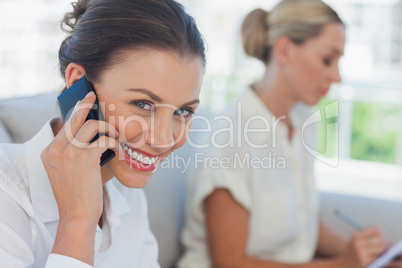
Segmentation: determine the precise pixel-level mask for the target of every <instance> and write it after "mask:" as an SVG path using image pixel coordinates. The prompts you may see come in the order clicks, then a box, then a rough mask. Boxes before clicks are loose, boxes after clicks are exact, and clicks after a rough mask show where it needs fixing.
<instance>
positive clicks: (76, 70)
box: [66, 62, 85, 88]
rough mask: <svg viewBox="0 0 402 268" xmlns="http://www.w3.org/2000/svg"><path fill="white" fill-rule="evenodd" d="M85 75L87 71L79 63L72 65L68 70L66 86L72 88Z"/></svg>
mask: <svg viewBox="0 0 402 268" xmlns="http://www.w3.org/2000/svg"><path fill="white" fill-rule="evenodd" d="M84 75H85V69H84V67H82V66H81V65H79V64H77V63H73V62H72V63H70V64H69V65H68V66H67V68H66V86H67V88H69V87H71V86H72V85H73V84H74V83H75V82H77V81H78V80H80V79H81V77H83V76H84Z"/></svg>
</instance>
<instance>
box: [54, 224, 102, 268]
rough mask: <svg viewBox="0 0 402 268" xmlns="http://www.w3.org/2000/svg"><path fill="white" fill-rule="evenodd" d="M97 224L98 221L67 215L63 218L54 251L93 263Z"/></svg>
mask: <svg viewBox="0 0 402 268" xmlns="http://www.w3.org/2000/svg"><path fill="white" fill-rule="evenodd" d="M96 226H97V223H94V222H93V221H89V220H86V219H83V218H68V217H65V218H64V219H61V220H60V221H59V226H58V229H57V234H56V238H55V241H54V245H53V250H52V253H55V254H59V255H65V256H68V257H71V258H74V259H77V260H80V261H82V262H85V263H87V264H89V265H93V263H94V254H95V252H94V251H95V234H96Z"/></svg>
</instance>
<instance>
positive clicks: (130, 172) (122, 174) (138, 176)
mask: <svg viewBox="0 0 402 268" xmlns="http://www.w3.org/2000/svg"><path fill="white" fill-rule="evenodd" d="M107 165H108V166H107V167H108V169H109V172H110V173H111V174H112V175H113V176H114V177H116V179H117V180H118V181H119V182H120V183H121V184H123V185H124V186H125V187H128V188H144V187H145V186H146V185H147V184H148V182H149V181H150V180H151V178H152V175H153V174H154V172H155V170H156V169H155V170H152V171H148V172H145V171H140V170H137V169H135V168H134V167H132V166H130V165H129V164H127V162H126V161H125V160H120V159H118V158H117V157H116V158H115V159H112V160H111V161H110V163H108V164H107Z"/></svg>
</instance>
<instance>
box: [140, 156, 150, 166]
mask: <svg viewBox="0 0 402 268" xmlns="http://www.w3.org/2000/svg"><path fill="white" fill-rule="evenodd" d="M150 162H151V159H149V158H148V157H144V158H142V163H144V164H145V165H148V164H150Z"/></svg>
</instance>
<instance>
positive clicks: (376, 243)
mask: <svg viewBox="0 0 402 268" xmlns="http://www.w3.org/2000/svg"><path fill="white" fill-rule="evenodd" d="M352 244H353V247H354V250H355V252H356V254H357V256H358V258H359V260H360V263H362V264H364V265H367V264H369V263H371V262H373V261H374V260H375V259H376V258H377V257H378V256H379V255H380V254H381V253H382V252H384V250H385V248H386V242H385V239H384V235H383V234H382V232H381V231H380V229H379V228H377V227H371V228H367V229H364V230H362V231H359V232H357V233H355V235H354V236H353V238H352Z"/></svg>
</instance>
